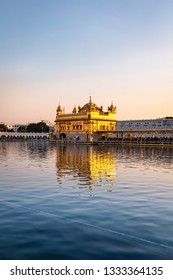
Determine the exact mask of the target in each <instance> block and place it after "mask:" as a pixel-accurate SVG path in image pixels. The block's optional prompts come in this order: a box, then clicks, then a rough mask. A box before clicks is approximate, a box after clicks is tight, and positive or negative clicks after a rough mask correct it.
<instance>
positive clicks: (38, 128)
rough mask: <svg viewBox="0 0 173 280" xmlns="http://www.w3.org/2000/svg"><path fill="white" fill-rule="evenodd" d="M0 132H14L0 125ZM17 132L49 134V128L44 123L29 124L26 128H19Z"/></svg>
mask: <svg viewBox="0 0 173 280" xmlns="http://www.w3.org/2000/svg"><path fill="white" fill-rule="evenodd" d="M0 132H14V130H13V129H8V127H7V126H6V125H5V124H0ZM17 132H40V133H41V132H49V126H48V125H47V124H46V123H44V122H39V123H30V124H29V125H28V126H27V125H26V126H25V125H23V126H19V128H18V130H17Z"/></svg>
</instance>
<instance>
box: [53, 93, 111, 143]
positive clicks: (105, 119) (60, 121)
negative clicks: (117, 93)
mask: <svg viewBox="0 0 173 280" xmlns="http://www.w3.org/2000/svg"><path fill="white" fill-rule="evenodd" d="M55 123H56V125H55V127H56V138H57V139H64V140H76V141H79V142H88V141H89V142H92V141H93V140H96V141H97V140H98V139H101V138H104V137H107V136H109V135H110V134H111V133H112V132H114V131H115V128H116V107H115V106H114V105H113V104H111V105H110V106H109V107H108V109H107V111H106V112H105V111H103V107H102V106H101V107H98V106H97V105H96V104H95V103H93V102H92V100H91V96H90V99H89V102H88V103H86V104H85V105H84V106H82V107H80V106H78V108H77V107H76V106H74V108H73V110H72V113H70V114H65V113H64V112H63V110H62V107H61V105H59V106H58V108H57V112H56V120H55Z"/></svg>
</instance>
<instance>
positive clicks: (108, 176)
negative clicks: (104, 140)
mask: <svg viewBox="0 0 173 280" xmlns="http://www.w3.org/2000/svg"><path fill="white" fill-rule="evenodd" d="M56 165H57V175H58V178H59V180H58V181H59V183H61V182H62V183H63V180H64V179H65V175H66V174H67V173H68V175H69V173H71V174H72V176H74V178H75V177H77V179H78V180H79V181H80V183H81V185H85V184H86V185H88V184H89V185H93V184H99V182H102V183H103V182H105V185H107V186H111V185H112V183H113V182H114V180H115V177H116V170H115V168H116V162H115V154H114V152H113V151H112V148H111V147H98V146H88V145H60V146H58V147H57V162H56Z"/></svg>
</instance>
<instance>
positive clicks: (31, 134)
mask: <svg viewBox="0 0 173 280" xmlns="http://www.w3.org/2000/svg"><path fill="white" fill-rule="evenodd" d="M0 138H7V139H10V138H11V139H15V138H16V139H20V138H23V139H29V138H33V139H34V138H35V139H38V138H47V139H48V138H49V133H44V132H43V133H35V132H23V133H19V132H0Z"/></svg>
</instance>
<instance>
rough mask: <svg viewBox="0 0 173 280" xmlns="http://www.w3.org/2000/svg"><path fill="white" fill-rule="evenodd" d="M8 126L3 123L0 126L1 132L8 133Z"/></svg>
mask: <svg viewBox="0 0 173 280" xmlns="http://www.w3.org/2000/svg"><path fill="white" fill-rule="evenodd" d="M7 129H8V128H7V126H6V125H5V124H3V123H1V124H0V132H6V131H7Z"/></svg>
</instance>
